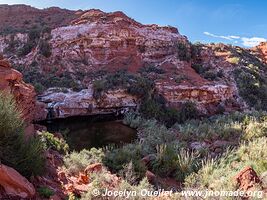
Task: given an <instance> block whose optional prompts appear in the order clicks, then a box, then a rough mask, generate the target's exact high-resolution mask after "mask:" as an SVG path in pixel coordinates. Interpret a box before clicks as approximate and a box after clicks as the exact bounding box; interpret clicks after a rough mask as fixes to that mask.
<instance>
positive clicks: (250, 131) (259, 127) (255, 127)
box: [242, 118, 267, 140]
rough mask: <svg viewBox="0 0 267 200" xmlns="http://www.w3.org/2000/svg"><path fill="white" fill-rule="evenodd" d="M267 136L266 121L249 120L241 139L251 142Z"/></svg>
mask: <svg viewBox="0 0 267 200" xmlns="http://www.w3.org/2000/svg"><path fill="white" fill-rule="evenodd" d="M266 136H267V119H266V118H265V119H264V120H263V121H257V120H253V119H252V120H250V122H249V123H248V124H247V125H246V127H245V128H244V134H243V135H242V138H243V139H244V140H251V139H254V138H259V137H266Z"/></svg>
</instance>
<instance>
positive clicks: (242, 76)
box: [234, 67, 267, 110]
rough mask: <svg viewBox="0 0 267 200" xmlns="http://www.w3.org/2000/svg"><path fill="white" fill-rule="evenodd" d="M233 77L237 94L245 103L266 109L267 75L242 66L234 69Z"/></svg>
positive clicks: (259, 108)
mask: <svg viewBox="0 0 267 200" xmlns="http://www.w3.org/2000/svg"><path fill="white" fill-rule="evenodd" d="M234 77H235V81H236V83H237V87H238V91H239V94H240V96H241V97H243V99H244V100H245V101H246V102H247V104H248V105H249V106H251V107H254V108H255V109H258V110H267V77H266V76H265V75H264V73H263V72H261V71H254V70H252V69H249V68H245V67H243V68H240V69H236V70H235V71H234Z"/></svg>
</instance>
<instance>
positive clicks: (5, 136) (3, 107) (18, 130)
mask: <svg viewBox="0 0 267 200" xmlns="http://www.w3.org/2000/svg"><path fill="white" fill-rule="evenodd" d="M0 119H1V120H0V160H1V162H2V163H3V164H6V165H8V166H10V167H13V168H14V169H16V170H17V171H18V172H20V173H21V174H22V175H24V176H26V177H27V178H28V177H30V176H31V175H39V174H41V173H42V172H43V166H44V159H43V148H42V143H41V142H40V140H39V139H38V138H29V139H27V141H25V136H24V125H23V120H22V119H21V114H20V111H19V110H18V109H17V108H16V104H15V101H14V100H13V98H12V97H11V95H9V94H7V93H0Z"/></svg>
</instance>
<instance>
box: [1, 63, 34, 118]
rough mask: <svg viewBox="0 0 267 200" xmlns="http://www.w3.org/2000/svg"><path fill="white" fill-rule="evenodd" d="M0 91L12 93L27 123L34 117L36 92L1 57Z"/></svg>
mask: <svg viewBox="0 0 267 200" xmlns="http://www.w3.org/2000/svg"><path fill="white" fill-rule="evenodd" d="M0 91H7V92H10V93H11V94H13V95H14V98H15V99H16V101H17V104H18V107H19V108H20V110H21V111H22V114H23V117H24V119H25V121H26V122H27V123H30V122H31V121H32V120H33V119H34V117H35V105H36V102H35V95H36V93H35V91H34V88H33V86H31V85H29V84H26V83H25V82H24V81H23V80H22V74H21V73H20V72H18V71H16V70H14V69H12V68H11V65H10V64H9V63H8V62H7V61H6V60H4V59H3V58H0Z"/></svg>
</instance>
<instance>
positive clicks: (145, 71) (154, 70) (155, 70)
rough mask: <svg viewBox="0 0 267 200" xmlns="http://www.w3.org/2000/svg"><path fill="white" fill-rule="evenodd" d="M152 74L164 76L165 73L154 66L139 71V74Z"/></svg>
mask: <svg viewBox="0 0 267 200" xmlns="http://www.w3.org/2000/svg"><path fill="white" fill-rule="evenodd" d="M151 72H154V73H156V74H165V73H166V71H165V70H164V69H161V68H159V67H155V66H151V65H150V66H145V67H142V68H141V69H140V73H151Z"/></svg>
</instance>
